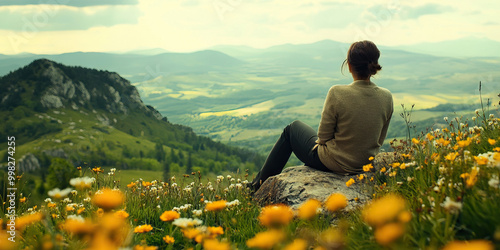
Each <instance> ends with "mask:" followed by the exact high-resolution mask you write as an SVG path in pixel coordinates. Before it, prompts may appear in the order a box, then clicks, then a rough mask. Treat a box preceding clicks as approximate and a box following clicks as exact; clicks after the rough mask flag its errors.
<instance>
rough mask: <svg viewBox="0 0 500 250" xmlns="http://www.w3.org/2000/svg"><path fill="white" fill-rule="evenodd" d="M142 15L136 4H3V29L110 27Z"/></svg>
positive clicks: (133, 20)
mask: <svg viewBox="0 0 500 250" xmlns="http://www.w3.org/2000/svg"><path fill="white" fill-rule="evenodd" d="M140 16H142V13H141V11H140V10H139V9H137V8H135V7H133V6H93V7H82V8H77V7H69V6H55V5H36V6H35V5H30V6H8V7H0V23H1V24H2V26H1V29H4V30H13V31H24V30H26V29H29V30H34V29H36V30H37V31H55V30H86V29H89V28H91V27H98V26H104V27H110V26H114V25H118V24H136V23H137V22H138V18H139V17H140Z"/></svg>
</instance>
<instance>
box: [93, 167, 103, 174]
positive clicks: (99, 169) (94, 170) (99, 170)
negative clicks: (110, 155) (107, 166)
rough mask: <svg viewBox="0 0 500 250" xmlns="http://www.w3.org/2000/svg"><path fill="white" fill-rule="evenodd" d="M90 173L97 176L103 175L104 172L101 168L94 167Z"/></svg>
mask: <svg viewBox="0 0 500 250" xmlns="http://www.w3.org/2000/svg"><path fill="white" fill-rule="evenodd" d="M92 172H94V173H97V174H99V172H101V173H103V172H104V170H102V169H101V167H95V168H92Z"/></svg>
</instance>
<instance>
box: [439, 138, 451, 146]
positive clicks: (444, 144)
mask: <svg viewBox="0 0 500 250" xmlns="http://www.w3.org/2000/svg"><path fill="white" fill-rule="evenodd" d="M436 143H437V145H439V146H443V147H446V146H448V144H450V143H451V141H449V140H445V139H444V138H439V139H437V140H436Z"/></svg>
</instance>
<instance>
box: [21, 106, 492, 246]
mask: <svg viewBox="0 0 500 250" xmlns="http://www.w3.org/2000/svg"><path fill="white" fill-rule="evenodd" d="M460 123H463V126H461V124H460ZM466 124H467V125H466ZM469 128H470V129H469ZM393 146H394V150H395V151H396V155H397V159H396V162H395V163H394V164H391V165H390V166H388V167H386V168H384V169H379V170H376V171H375V178H374V179H373V180H371V179H368V178H364V179H363V180H360V178H358V177H356V176H353V179H354V180H355V182H362V183H363V185H364V186H365V188H366V190H367V192H369V194H373V196H374V197H375V199H374V200H373V202H371V203H368V204H365V205H360V206H358V207H357V209H355V210H353V211H349V212H346V211H343V210H337V211H335V212H332V211H330V212H328V210H327V209H329V207H330V205H328V204H329V203H328V202H325V203H322V207H323V211H324V212H323V213H320V214H317V215H315V216H314V217H312V218H311V219H304V218H301V217H299V216H294V217H293V218H290V220H288V219H284V221H282V222H280V223H278V224H274V225H273V226H269V225H266V224H265V221H266V220H269V219H278V218H282V219H283V218H287V217H285V214H287V213H288V212H287V211H288V210H287V209H289V208H287V207H281V208H279V207H276V208H273V209H277V210H276V211H278V212H277V213H276V214H275V215H273V216H269V215H266V213H267V212H265V211H267V209H269V207H268V208H262V207H260V206H259V204H258V203H257V202H256V201H255V200H253V199H252V197H251V195H250V194H249V190H247V189H245V188H243V186H240V185H241V184H242V183H244V182H246V181H248V180H249V178H251V177H250V176H246V175H245V173H236V174H230V175H231V176H230V177H229V176H227V174H224V175H221V176H220V177H219V176H214V175H213V174H208V175H204V174H202V173H201V172H200V173H198V172H195V174H194V175H182V174H178V173H176V174H175V179H169V180H168V183H164V182H162V181H161V179H162V177H161V176H159V175H161V172H159V171H138V170H122V171H118V172H117V173H115V175H114V176H113V175H112V176H109V175H108V174H107V172H108V171H109V169H107V168H106V169H105V170H106V171H105V172H104V173H99V174H97V173H93V172H92V171H90V170H85V171H83V172H82V174H85V175H89V176H94V177H96V179H97V181H96V183H94V184H93V185H92V186H91V187H90V189H88V190H85V191H83V190H80V191H78V193H77V194H70V195H69V198H70V199H71V200H72V201H71V202H72V203H75V204H76V207H77V208H78V209H80V210H81V208H85V209H84V210H82V211H81V213H80V216H82V218H85V219H86V220H87V222H85V223H84V224H82V225H80V227H78V228H80V229H75V228H72V227H69V226H66V227H62V226H60V225H64V224H67V223H69V222H68V218H69V216H70V215H75V214H77V213H78V212H77V209H75V210H72V209H67V206H68V203H65V202H62V201H57V200H55V199H53V201H54V204H55V207H54V208H49V207H48V203H46V202H41V203H39V204H38V205H37V206H36V208H33V207H32V206H31V205H30V206H28V205H27V204H28V203H29V200H28V201H24V202H22V203H19V204H20V205H19V207H18V209H17V213H18V216H21V217H22V218H25V219H28V218H31V217H28V216H29V214H30V213H33V212H39V213H42V214H44V215H45V217H44V218H32V219H31V220H30V221H29V223H28V225H27V226H26V228H25V229H23V230H21V231H20V232H19V233H20V234H22V236H23V238H22V239H21V240H20V241H19V244H20V245H19V246H18V248H20V249H24V248H25V247H35V248H36V247H38V246H41V245H42V244H44V243H45V244H47V242H48V243H50V244H53V245H54V246H55V247H56V249H83V248H84V247H85V245H88V246H90V245H92V244H101V245H102V244H106V243H107V244H115V245H116V246H117V245H123V246H129V247H137V246H146V245H148V246H156V247H158V248H159V249H189V248H194V249H209V248H208V246H207V245H205V244H207V242H209V239H210V238H215V239H216V240H217V241H216V242H215V243H216V244H219V245H218V249H224V248H223V247H224V246H225V247H228V246H229V247H230V249H259V247H256V248H251V247H249V246H248V244H251V243H250V242H249V240H250V239H252V238H254V237H264V238H265V239H262V240H258V241H257V242H259V243H258V244H263V243H269V244H271V243H272V249H283V248H284V247H286V246H288V245H290V244H292V243H294V242H295V243H297V244H298V241H296V240H299V241H302V242H303V243H305V244H306V245H307V246H309V247H312V248H314V247H320V246H321V247H325V248H326V249H328V248H329V247H333V246H344V247H345V248H346V249H441V248H443V247H444V246H446V245H448V244H451V243H453V244H469V245H468V246H469V247H471V248H473V247H474V244H485V245H487V246H489V247H490V248H485V249H493V248H495V247H496V248H498V247H500V239H499V238H498V235H499V234H500V228H499V227H498V225H499V224H500V193H499V192H498V189H499V188H500V186H499V184H498V178H499V176H500V119H498V118H494V117H493V118H487V119H484V120H483V118H482V114H481V113H480V114H478V115H477V116H476V119H475V121H471V122H467V121H462V120H460V118H457V120H455V119H450V121H449V123H448V126H447V128H446V129H441V130H439V131H437V130H436V131H432V132H430V133H429V134H427V135H422V136H419V137H417V138H413V140H412V142H411V143H410V144H404V143H399V144H396V143H395V144H393ZM486 152H490V154H491V158H490V159H487V160H486V158H481V157H484V156H482V154H484V153H486ZM474 156H475V157H474ZM478 169H479V171H477V170H478ZM138 178H142V179H143V180H144V182H140V181H138V180H137V179H138ZM116 180H121V181H120V182H119V183H118V182H115V181H116ZM134 180H135V181H134ZM154 180H157V181H154ZM131 182H133V183H134V185H130V186H129V187H127V186H126V185H127V184H130V183H131ZM148 182H149V183H148ZM20 185H24V184H23V182H22V181H21V183H20ZM104 186H105V187H118V186H119V187H121V190H122V192H123V193H124V195H125V196H126V201H125V203H124V204H121V203H116V204H115V205H113V209H112V210H109V211H99V206H100V207H104V208H108V209H109V207H108V206H109V204H113V203H110V202H111V201H112V200H113V199H112V197H115V196H116V195H113V196H110V197H108V198H107V199H105V200H104V201H101V202H98V201H96V200H97V199H96V198H92V199H93V200H95V202H96V203H94V204H93V203H91V202H86V201H84V200H85V199H86V198H87V197H93V196H92V195H91V194H94V193H96V191H97V189H98V188H102V187H104ZM397 197H400V198H397ZM28 199H30V198H29V197H28ZM235 200H238V201H239V204H237V205H235V206H234V207H226V208H223V209H222V210H221V211H208V210H206V209H208V206H207V204H206V201H227V202H231V201H235ZM106 204H108V205H106ZM119 210H124V211H126V213H127V214H128V218H126V219H119V218H116V217H112V216H113V215H112V214H113V213H114V212H115V211H119ZM171 210H175V211H178V213H179V216H180V217H181V218H198V219H200V220H201V222H200V223H201V225H200V226H201V227H196V230H198V231H199V232H197V233H196V234H197V235H199V237H198V238H189V237H188V236H189V235H188V234H187V232H186V231H185V230H186V229H182V228H180V227H178V226H176V225H174V223H172V222H168V221H167V222H166V221H162V220H161V219H160V216H161V215H162V214H163V212H165V211H171ZM199 211H201V214H198V213H199ZM313 211H316V209H314V210H313ZM102 213H104V215H101V214H102ZM110 218H114V219H112V220H110ZM266 218H267V219H266ZM40 220H41V222H42V223H40V222H39V221H40ZM275 223H276V222H275ZM92 225H93V226H92ZM117 225H118V226H119V228H120V230H117V229H113V230H112V231H106V230H110V229H109V228H114V227H115V226H116V227H118V226H117ZM141 225H150V226H151V230H150V231H147V232H143V233H139V232H136V233H132V231H133V230H134V228H136V229H137V227H138V226H141ZM205 226H206V227H216V228H219V227H220V228H219V229H218V230H223V234H222V235H213V234H210V233H209V231H208V228H206V227H205ZM90 227H92V228H93V230H91V231H88V232H81V231H80V233H70V232H75V230H84V229H85V228H90ZM272 228H274V229H275V230H277V231H270V230H271V229H272ZM264 232H269V233H271V232H272V233H271V234H273V235H271V236H262V235H261V233H264ZM54 235H58V236H57V237H53V236H54ZM102 235H108V237H104V238H103V237H100V236H102ZM125 235H131V238H129V240H125V238H126V237H125ZM167 235H168V236H171V237H173V238H174V239H175V242H174V243H173V244H172V243H171V244H167V243H166V242H165V241H164V240H163V239H162V238H163V237H164V236H167ZM122 237H125V238H122ZM193 237H194V236H193ZM277 239H280V240H277ZM275 241H276V242H275ZM466 241H467V242H469V243H464V242H466ZM220 244H222V245H220ZM77 246H78V247H77ZM300 249H304V248H300Z"/></svg>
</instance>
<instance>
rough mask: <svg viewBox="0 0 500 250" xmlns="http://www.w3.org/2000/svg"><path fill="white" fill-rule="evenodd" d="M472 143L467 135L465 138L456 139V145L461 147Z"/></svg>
mask: <svg viewBox="0 0 500 250" xmlns="http://www.w3.org/2000/svg"><path fill="white" fill-rule="evenodd" d="M471 143H472V138H470V137H468V138H467V139H466V140H462V141H457V145H458V146H459V147H461V148H465V147H467V146H469V145H470V144H471Z"/></svg>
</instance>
